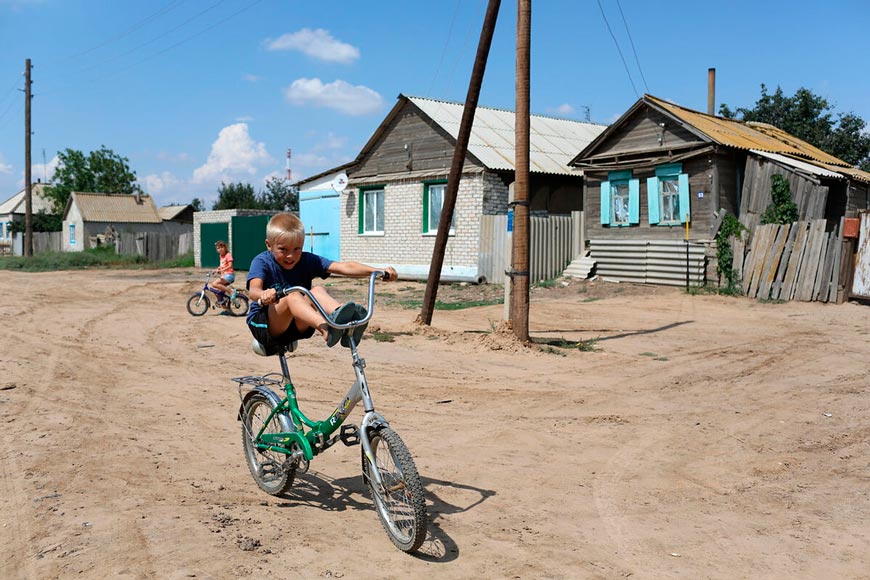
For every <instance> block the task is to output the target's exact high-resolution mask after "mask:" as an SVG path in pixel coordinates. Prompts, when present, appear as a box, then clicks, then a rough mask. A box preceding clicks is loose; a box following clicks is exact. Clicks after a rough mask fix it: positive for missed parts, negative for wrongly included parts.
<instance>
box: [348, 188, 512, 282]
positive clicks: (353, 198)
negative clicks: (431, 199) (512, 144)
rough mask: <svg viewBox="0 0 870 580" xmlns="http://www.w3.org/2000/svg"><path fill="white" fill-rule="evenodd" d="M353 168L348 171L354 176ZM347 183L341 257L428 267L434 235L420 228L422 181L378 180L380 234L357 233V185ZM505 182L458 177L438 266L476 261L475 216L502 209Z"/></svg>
mask: <svg viewBox="0 0 870 580" xmlns="http://www.w3.org/2000/svg"><path fill="white" fill-rule="evenodd" d="M355 175H356V173H354V176H355ZM353 180H354V177H351V184H350V187H348V188H347V189H346V190H345V191H344V192H342V195H341V259H342V260H354V261H359V262H365V263H368V264H373V265H392V266H394V267H395V268H396V269H397V270H398V271H399V273H400V275H401V274H402V273H403V269H404V270H405V271H406V272H408V271H417V270H418V268H420V267H425V268H428V266H429V264H430V262H431V260H432V252H433V249H434V247H435V237H436V236H435V234H434V233H432V234H424V233H422V232H423V182H422V180H420V179H398V180H393V181H389V182H386V183H385V184H384V233H383V235H376V236H373V235H361V234H359V232H358V223H359V221H358V220H359V213H358V212H359V195H360V189H359V187H355V186H354V182H353ZM507 189H508V188H507V185H505V184H504V182H503V181H502V179H501V178H500V177H498V176H497V175H495V174H472V175H466V176H464V177H463V178H462V179H461V180H460V182H459V192H458V195H457V200H456V208H455V210H454V222H453V223H454V232H455V233H454V234H453V235H451V236H450V238H449V240H448V242H447V247H446V250H445V256H444V267H445V268H448V267H459V268H465V269H469V270H468V271H471V270H476V269H477V266H478V253H479V246H480V244H479V238H480V216H481V214H483V213H492V214H495V213H498V212H501V213H503V210H504V209H505V208H506V207H507V195H508V191H507Z"/></svg>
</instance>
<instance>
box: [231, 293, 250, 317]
mask: <svg viewBox="0 0 870 580" xmlns="http://www.w3.org/2000/svg"><path fill="white" fill-rule="evenodd" d="M227 300H229V298H228V299H227ZM250 307H251V304H250V301H249V300H248V297H247V296H245V295H244V294H236V297H235V298H233V299H232V300H230V313H232V315H233V316H244V315H246V314H247V313H248V309H249V308H250Z"/></svg>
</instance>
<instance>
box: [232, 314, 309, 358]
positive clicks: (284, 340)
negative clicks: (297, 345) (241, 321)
mask: <svg viewBox="0 0 870 580" xmlns="http://www.w3.org/2000/svg"><path fill="white" fill-rule="evenodd" d="M248 328H249V329H250V331H251V334H252V335H254V338H256V339H257V342H259V343H260V344H262V345H263V346H264V347H266V350H267V351H274V350H275V349H277V348H278V347H279V346H286V345H289V344H290V343H291V342H293V341H294V340H299V339H300V338H311V337H312V336H314V328H311V327H309V328H308V329H307V330H304V331H301V332H300V330H299V329H298V328H296V324H295V323H290V326H289V327H288V328H287V330H285V331H284V334H281V335H280V336H272V335H270V334H269V309H268V308H260V309H259V310H258V311H257V312H255V313H254V315H253V316H252V317H251V319H250V320H249V321H248Z"/></svg>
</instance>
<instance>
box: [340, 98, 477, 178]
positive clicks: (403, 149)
mask: <svg viewBox="0 0 870 580" xmlns="http://www.w3.org/2000/svg"><path fill="white" fill-rule="evenodd" d="M453 150H454V144H453V142H452V140H451V139H449V138H448V136H447V135H446V134H445V133H444V132H443V131H441V130H440V129H437V128H436V127H435V126H434V125H432V124H431V122H429V121H428V120H427V119H424V118H423V117H422V116H421V115H420V114H419V112H418V110H417V108H416V107H415V106H414V105H413V104H411V103H408V104H406V105H405V107H404V108H403V109H402V111H401V112H400V113H399V114H398V115H396V117H395V119H393V121H392V123H391V124H390V125H389V126H387V128H386V130H385V133H384V135H383V137H382V138H381V141H380V142H379V143H376V144H375V145H374V147H373V148H372V150H371V152H370V153H369V154H368V155H367V156H366V158H365V159H363V160H362V162H361V164H360V165H359V167H358V168H356V169H354V170H353V178H354V179H360V178H364V177H373V176H387V175H395V174H407V173H411V172H413V173H415V174H419V173H425V172H431V173H433V174H435V173H441V174H443V175H446V174H447V173H448V172H449V171H450V164H451V162H452V160H453ZM480 168H481V167H480V165H479V164H478V163H477V162H476V161H475V160H473V159H471V158H470V157H466V159H465V166H464V168H463V172H465V171H474V170H479V169H480Z"/></svg>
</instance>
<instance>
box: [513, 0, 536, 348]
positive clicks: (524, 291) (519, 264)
mask: <svg viewBox="0 0 870 580" xmlns="http://www.w3.org/2000/svg"><path fill="white" fill-rule="evenodd" d="M531 31H532V0H517V79H516V99H517V109H516V121H515V123H514V128H515V131H516V134H515V146H514V148H515V150H516V152H515V156H516V159H515V160H514V168H515V175H514V201H513V207H514V248H513V250H514V251H513V265H512V268H511V273H510V274H511V288H512V291H511V295H512V296H513V319H512V324H513V330H514V334H515V335H516V337H517V338H518V339H520V340H521V341H523V342H526V341H528V340H529V239H530V233H529V124H530V119H529V78H530V56H529V53H530V46H531V37H532V34H531Z"/></svg>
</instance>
